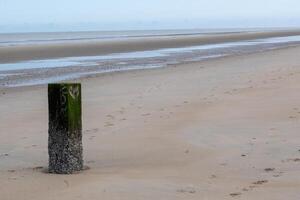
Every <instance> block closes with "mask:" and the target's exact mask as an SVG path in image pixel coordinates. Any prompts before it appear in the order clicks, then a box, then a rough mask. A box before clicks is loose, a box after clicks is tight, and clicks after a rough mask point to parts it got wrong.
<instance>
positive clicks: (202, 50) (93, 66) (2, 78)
mask: <svg viewBox="0 0 300 200" xmlns="http://www.w3.org/2000/svg"><path fill="white" fill-rule="evenodd" d="M299 45H300V37H299V36H294V37H293V36H291V37H279V38H268V39H264V40H249V41H244V42H243V41H238V42H232V43H221V44H214V45H201V46H195V47H193V46H192V47H187V48H171V49H162V50H156V51H145V52H135V53H128V54H126V53H125V54H114V55H110V56H102V57H101V56H96V57H78V58H73V59H74V60H72V58H64V59H57V60H55V59H53V60H44V61H42V60H41V61H32V62H24V63H22V62H20V63H15V64H9V65H7V66H5V65H6V64H3V65H2V66H1V65H0V67H3V68H2V71H0V88H9V87H22V86H26V85H41V84H47V83H50V82H61V81H72V80H73V81H74V80H75V81H76V80H78V79H80V78H82V77H83V78H84V77H91V76H99V75H101V74H106V73H116V72H121V71H130V72H132V71H135V70H145V69H153V68H164V67H168V66H178V65H181V64H186V63H197V62H205V61H209V60H215V59H218V58H223V57H230V56H235V55H250V54H253V53H256V52H267V51H273V50H277V49H284V48H292V47H297V46H299ZM126 56H127V57H126ZM64 63H73V64H70V65H69V66H68V65H67V66H64V67H63V66H62V67H55V65H58V66H59V65H62V64H64ZM24 65H25V66H28V67H32V68H26V67H25V66H24ZM51 65H53V66H51ZM34 66H37V67H38V68H34ZM40 66H43V67H42V68H41V67H40ZM47 66H48V67H47ZM5 67H6V68H7V69H9V68H14V67H15V68H16V69H14V70H7V71H5V70H4V69H5ZM17 67H23V69H18V68H17Z"/></svg>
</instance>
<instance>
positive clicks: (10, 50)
mask: <svg viewBox="0 0 300 200" xmlns="http://www.w3.org/2000/svg"><path fill="white" fill-rule="evenodd" d="M295 35H300V30H282V31H264V32H243V33H230V34H229V33H223V34H222V33H218V34H211V35H188V36H185V35H177V36H163V37H143V38H126V39H117V40H102V41H98V40H97V41H74V42H68V43H67V42H61V43H53V44H52V43H48V44H42V45H41V44H29V45H22V46H2V47H1V48H0V63H11V62H19V61H26V60H38V59H51V58H63V57H76V56H96V55H105V54H111V53H124V52H133V51H147V50H155V49H160V48H178V47H187V46H197V45H202V44H216V43H222V42H233V41H242V40H251V39H263V38H268V37H281V36H295Z"/></svg>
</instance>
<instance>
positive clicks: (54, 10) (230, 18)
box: [0, 0, 300, 32]
mask: <svg viewBox="0 0 300 200" xmlns="http://www.w3.org/2000/svg"><path fill="white" fill-rule="evenodd" d="M264 26H269V27H270V26H277V27H278V26H281V27H282V26H300V0H105V1H104V0H81V1H80V0H0V32H7V31H54V30H97V29H102V30H104V29H112V30H117V29H159V28H217V27H264Z"/></svg>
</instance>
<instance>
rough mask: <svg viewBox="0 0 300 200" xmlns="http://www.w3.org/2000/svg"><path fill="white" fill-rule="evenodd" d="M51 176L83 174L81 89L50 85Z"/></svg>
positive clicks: (70, 84)
mask: <svg viewBox="0 0 300 200" xmlns="http://www.w3.org/2000/svg"><path fill="white" fill-rule="evenodd" d="M48 104H49V131H48V134H49V137H48V154H49V172H50V173H57V174H72V173H74V172H78V171H81V170H83V156H82V151H83V150H82V119H81V85H80V84H79V83H58V84H49V85H48Z"/></svg>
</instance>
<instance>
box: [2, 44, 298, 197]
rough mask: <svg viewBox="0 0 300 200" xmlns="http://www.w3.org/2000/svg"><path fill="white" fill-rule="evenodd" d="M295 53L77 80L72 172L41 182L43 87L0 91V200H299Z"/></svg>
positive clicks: (43, 160)
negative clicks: (79, 120) (80, 164)
mask: <svg viewBox="0 0 300 200" xmlns="http://www.w3.org/2000/svg"><path fill="white" fill-rule="evenodd" d="M299 52H300V47H293V48H286V49H281V50H274V51H269V52H264V53H262V52H260V53H256V54H251V55H243V56H235V57H227V58H220V59H215V60H211V61H206V62H201V63H191V64H185V65H180V66H174V67H168V68H163V69H152V70H141V71H135V72H122V73H114V74H107V75H102V76H99V77H97V78H88V79H84V80H82V86H83V126H84V134H83V135H84V138H83V140H84V141H83V143H84V159H85V163H86V165H88V166H89V167H90V169H89V170H86V171H84V172H82V173H80V174H74V175H53V174H52V175H50V174H47V173H45V172H44V170H45V167H47V159H48V156H47V93H46V92H47V90H46V87H45V86H39V87H24V88H15V89H2V90H1V93H0V95H1V96H0V112H1V115H0V121H1V123H0V195H1V200H15V199H22V200H35V199H36V200H40V199H44V200H50V199H51V200H52V199H64V200H71V199H72V200H74V199H89V200H93V199H95V200H96V199H97V200H98V199H109V200H117V199H128V200H135V199H136V200H138V199H149V200H153V199H162V200H168V199H170V200H174V199H209V200H219V199H247V200H249V199H255V200H259V199H261V200H265V199H272V200H282V199H289V200H294V199H295V200H298V199H299V197H300V192H299V187H300V176H299V172H300V165H299V164H300V151H299V150H300V145H299V141H300V134H299V129H300V123H299V119H300V103H299V102H300V93H299V92H298V91H299V90H300V84H299V82H300V68H299V67H300V57H299Z"/></svg>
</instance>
